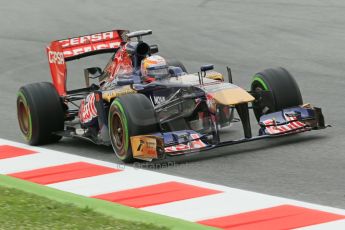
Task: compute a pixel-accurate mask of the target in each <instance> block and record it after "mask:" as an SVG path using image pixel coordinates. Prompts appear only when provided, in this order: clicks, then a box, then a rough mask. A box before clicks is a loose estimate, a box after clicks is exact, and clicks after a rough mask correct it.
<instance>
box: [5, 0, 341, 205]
mask: <svg viewBox="0 0 345 230" xmlns="http://www.w3.org/2000/svg"><path fill="white" fill-rule="evenodd" d="M0 11H1V13H0V15H1V16H0V31H1V33H0V63H1V64H0V79H1V83H0V105H1V109H0V117H1V120H0V137H1V138H6V139H9V140H14V141H19V142H23V138H22V137H21V134H20V132H19V128H18V125H17V119H16V107H15V100H16V92H17V90H18V89H19V87H20V86H21V85H24V84H27V83H30V82H39V81H50V73H49V68H48V64H47V58H46V55H45V49H44V48H45V46H46V45H47V44H48V43H49V42H50V41H52V40H55V39H60V38H66V37H71V36H77V35H82V34H88V33H95V32H100V31H106V30H110V29H116V28H126V29H130V30H131V31H134V30H138V29H152V30H153V31H154V34H153V36H151V37H150V38H149V42H150V43H157V44H159V47H160V51H161V54H162V55H164V56H166V57H175V58H178V59H179V60H181V61H182V62H183V63H184V64H185V65H186V66H187V68H188V70H189V72H194V71H197V70H198V68H199V66H200V65H202V64H206V63H213V64H215V66H216V68H217V69H218V70H220V71H221V72H223V73H225V66H226V65H230V66H231V67H232V70H233V77H234V82H235V83H236V84H238V85H240V86H242V87H244V88H249V85H250V81H251V77H252V76H253V74H254V73H256V72H258V71H260V70H263V69H265V68H268V67H276V66H283V67H286V68H287V69H288V70H289V71H290V72H291V73H292V74H293V75H294V76H295V78H296V80H297V81H298V83H299V85H300V88H301V90H302V94H303V98H304V101H305V102H311V103H312V104H315V105H318V106H321V107H322V108H323V111H324V115H325V117H326V121H327V123H329V124H332V125H333V127H332V128H329V129H326V130H323V131H315V132H309V133H304V134H299V135H296V136H289V137H285V138H276V139H269V140H261V141H257V142H251V143H247V144H242V145H236V146H229V147H225V148H220V149H216V150H213V151H209V152H203V153H202V154H200V155H199V156H189V157H183V158H180V159H179V160H178V162H175V163H170V165H169V166H167V165H166V164H163V165H158V166H156V167H155V168H153V166H147V165H141V166H142V167H147V168H149V169H152V170H157V171H160V172H164V173H168V174H173V175H179V176H184V177H188V178H192V179H198V180H203V181H207V182H212V183H217V184H222V185H226V186H230V187H235V188H241V189H246V190H251V191H256V192H262V193H267V194H271V195H277V196H283V197H287V198H292V199H298V200H303V201H308V202H313V203H318V204H324V205H329V206H334V207H339V208H345V183H344V182H345V151H344V148H345V141H344V135H343V133H344V132H345V121H344V118H343V117H344V116H343V114H344V113H345V110H344V98H345V92H344V88H345V77H344V70H345V67H344V66H345V65H344V61H345V52H344V50H345V42H344V38H345V30H344V25H345V14H344V11H345V2H344V1H341V0H333V1H318V0H302V1H301V0H291V1H285V0H284V1H283V0H263V1H255V0H251V1H250V0H241V1H239V0H234V1H231V0H217V1H207V0H201V1H197V0H188V1H183V0H174V1H160V0H155V1H154V0H145V1H140V0H139V1H128V0H126V1H113V0H107V1H105V0H104V1H91V0H84V1H82V0H80V1H68V0H59V1H56V0H55V1H52V0H49V1H48V0H46V1H38V0H37V1H33V0H27V1H19V0H11V1H4V0H0ZM106 61H107V56H106V55H103V56H99V57H94V58H87V59H85V60H82V61H80V62H75V63H72V64H71V65H68V71H69V72H68V74H69V79H68V87H69V89H72V88H77V87H82V86H83V68H85V67H90V66H101V67H103V66H104V65H105V63H106ZM253 118H254V117H253V116H252V119H253ZM253 121H254V120H253ZM252 123H254V122H252ZM256 132H257V128H256V127H255V125H253V133H256ZM225 135H226V137H231V136H234V137H240V136H241V135H242V131H241V126H240V125H236V126H234V127H233V129H231V130H230V131H227V132H226V133H225ZM45 147H46V148H49V149H54V150H59V151H66V152H69V153H73V154H77V155H82V156H87V157H92V158H95V159H101V160H105V161H110V162H114V161H116V159H115V156H114V154H113V152H112V149H111V148H107V147H102V146H95V145H92V144H89V143H87V142H84V141H80V140H69V139H63V140H62V141H61V142H60V143H58V144H52V145H47V146H45ZM135 166H139V165H135ZM244 202H245V201H244Z"/></svg>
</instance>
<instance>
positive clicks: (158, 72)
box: [147, 66, 169, 78]
mask: <svg viewBox="0 0 345 230" xmlns="http://www.w3.org/2000/svg"><path fill="white" fill-rule="evenodd" d="M168 74H169V72H168V67H167V66H160V67H151V68H148V69H147V75H148V76H150V77H158V78H160V77H166V76H168Z"/></svg>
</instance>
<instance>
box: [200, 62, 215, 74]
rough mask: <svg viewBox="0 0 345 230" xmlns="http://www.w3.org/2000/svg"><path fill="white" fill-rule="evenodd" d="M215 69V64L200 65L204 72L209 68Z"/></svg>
mask: <svg viewBox="0 0 345 230" xmlns="http://www.w3.org/2000/svg"><path fill="white" fill-rule="evenodd" d="M213 69H214V65H213V64H209V65H203V66H201V67H200V70H201V71H202V72H206V71H208V70H213Z"/></svg>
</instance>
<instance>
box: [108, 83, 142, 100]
mask: <svg viewBox="0 0 345 230" xmlns="http://www.w3.org/2000/svg"><path fill="white" fill-rule="evenodd" d="M136 92H137V91H135V90H134V89H132V88H131V87H130V86H125V87H122V88H120V89H114V90H110V91H106V92H103V93H102V98H103V100H106V101H108V102H110V100H111V99H113V98H115V97H119V96H121V95H125V94H131V93H136Z"/></svg>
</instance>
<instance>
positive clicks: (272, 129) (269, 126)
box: [263, 114, 306, 134]
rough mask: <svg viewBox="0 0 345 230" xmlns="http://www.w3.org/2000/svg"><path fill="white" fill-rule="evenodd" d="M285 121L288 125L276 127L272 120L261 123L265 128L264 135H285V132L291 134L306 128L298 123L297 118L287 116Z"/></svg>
mask: <svg viewBox="0 0 345 230" xmlns="http://www.w3.org/2000/svg"><path fill="white" fill-rule="evenodd" d="M284 116H285V119H286V121H288V122H289V123H288V124H286V125H277V124H276V122H275V120H274V119H268V120H265V121H264V122H263V123H264V124H265V126H266V129H265V131H266V133H268V134H282V133H286V132H291V131H294V130H301V132H302V131H304V129H303V128H304V127H305V126H306V124H304V123H302V122H300V121H298V119H297V117H295V116H287V115H285V114H284Z"/></svg>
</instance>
